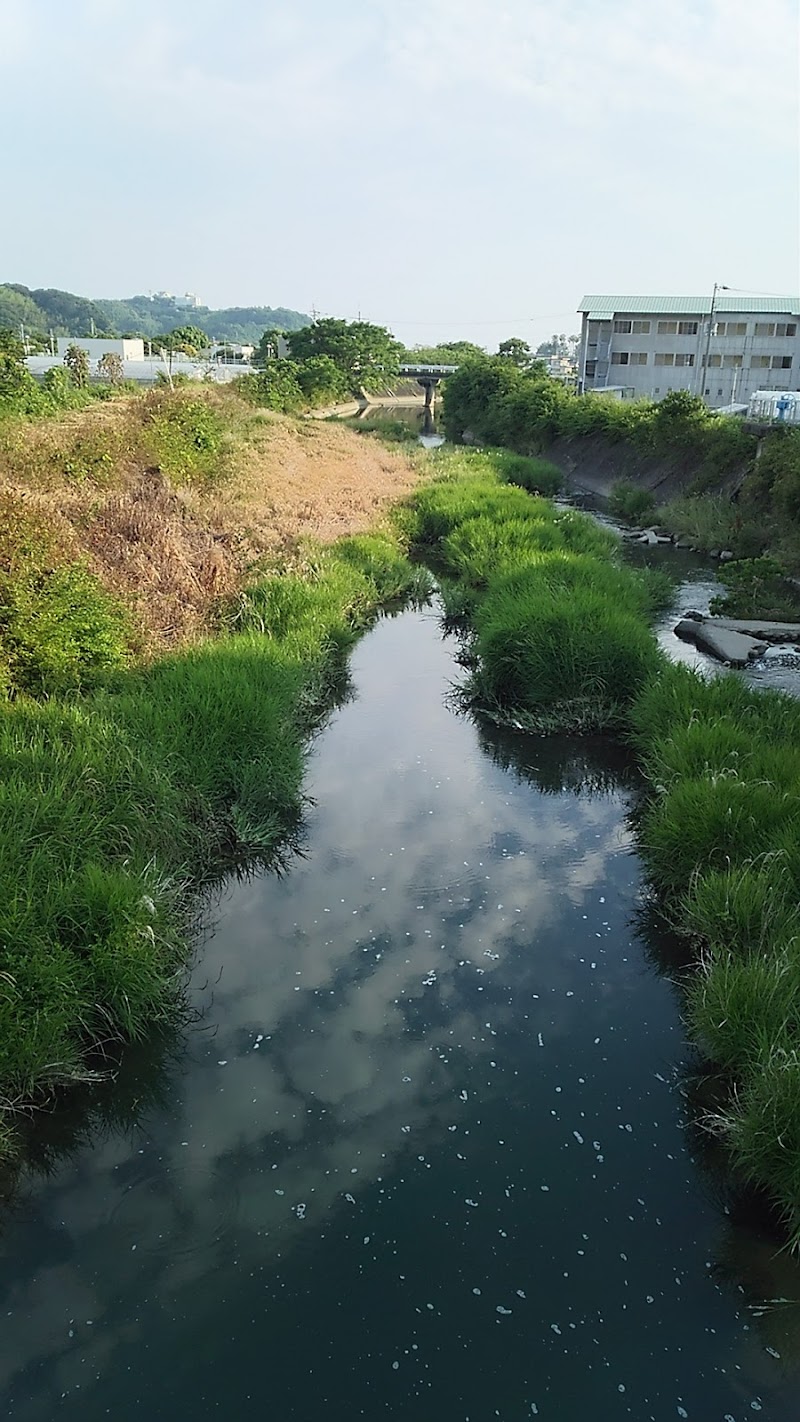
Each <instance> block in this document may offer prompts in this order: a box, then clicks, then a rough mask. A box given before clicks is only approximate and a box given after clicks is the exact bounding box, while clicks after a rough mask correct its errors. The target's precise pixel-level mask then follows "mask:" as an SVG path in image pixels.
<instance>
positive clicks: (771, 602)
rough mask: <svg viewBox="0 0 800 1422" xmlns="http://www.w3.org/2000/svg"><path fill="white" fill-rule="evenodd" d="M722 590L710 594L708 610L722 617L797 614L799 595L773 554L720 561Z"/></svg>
mask: <svg viewBox="0 0 800 1422" xmlns="http://www.w3.org/2000/svg"><path fill="white" fill-rule="evenodd" d="M719 578H720V581H721V582H723V583H724V584H725V587H726V592H725V593H724V594H722V595H721V596H717V597H714V598H712V600H711V605H710V611H711V612H712V613H713V614H714V615H715V616H719V615H722V616H724V617H759V618H766V619H773V620H775V621H777V622H781V621H788V622H791V621H794V620H796V619H797V618H798V617H800V597H798V593H797V591H796V589H794V588H793V587H792V585H791V583H790V582H789V581H788V579H787V577H786V574H785V572H784V569H783V567H782V565H781V564H780V563H779V562H778V560H777V559H776V558H742V559H739V560H738V561H736V562H732V563H723V564H722V565H721V566H720V570H719Z"/></svg>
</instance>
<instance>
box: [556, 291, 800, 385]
mask: <svg viewBox="0 0 800 1422" xmlns="http://www.w3.org/2000/svg"><path fill="white" fill-rule="evenodd" d="M578 311H579V312H580V314H581V339H580V346H579V350H578V388H579V389H580V390H597V391H602V390H605V389H607V388H609V387H611V386H616V387H620V386H623V387H624V388H625V391H626V395H627V396H628V397H629V398H632V399H637V398H639V399H641V398H644V397H646V398H649V399H653V400H660V399H662V398H663V397H664V395H666V394H667V393H668V391H670V390H688V391H689V392H690V393H691V394H693V395H701V396H703V398H704V399H705V400H706V401H707V403H708V404H709V405H710V406H711V407H712V408H715V409H716V408H720V407H722V406H725V405H732V404H737V403H741V404H746V403H747V402H748V400H749V399H750V396H751V395H752V394H753V393H754V391H756V390H762V389H770V390H791V389H794V388H796V387H797V385H798V383H800V338H798V331H800V297H798V296H785V297H778V296H770V297H756V296H733V297H732V296H727V295H725V293H722V294H718V295H717V297H716V299H715V300H714V301H713V310H712V297H711V295H708V296H585V297H584V298H583V300H582V302H581V304H580V306H579V307H578Z"/></svg>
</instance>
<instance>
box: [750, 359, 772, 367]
mask: <svg viewBox="0 0 800 1422" xmlns="http://www.w3.org/2000/svg"><path fill="white" fill-rule="evenodd" d="M750 369H751V370H769V356H751V357H750Z"/></svg>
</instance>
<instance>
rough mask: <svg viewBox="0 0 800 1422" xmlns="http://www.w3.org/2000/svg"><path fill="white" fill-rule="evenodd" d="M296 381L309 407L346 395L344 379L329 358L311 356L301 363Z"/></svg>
mask: <svg viewBox="0 0 800 1422" xmlns="http://www.w3.org/2000/svg"><path fill="white" fill-rule="evenodd" d="M296 379H297V383H298V385H299V386H300V389H301V390H302V392H303V394H304V395H305V397H306V399H307V400H308V403H309V404H310V405H321V404H325V403H326V401H330V400H336V399H339V398H341V396H343V395H346V394H347V383H346V381H345V378H344V376H343V375H342V372H341V371H340V370H339V368H338V366H337V365H335V364H334V362H333V361H332V360H331V358H330V356H324V355H322V356H311V357H310V358H309V359H308V360H304V361H301V362H300V364H299V365H298V366H297V371H296Z"/></svg>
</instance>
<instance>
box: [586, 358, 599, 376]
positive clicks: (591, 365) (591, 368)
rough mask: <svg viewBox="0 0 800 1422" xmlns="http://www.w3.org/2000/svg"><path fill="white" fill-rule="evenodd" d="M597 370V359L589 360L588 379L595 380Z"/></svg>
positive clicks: (587, 363) (587, 367) (587, 365)
mask: <svg viewBox="0 0 800 1422" xmlns="http://www.w3.org/2000/svg"><path fill="white" fill-rule="evenodd" d="M596 370H597V361H596V360H587V362H586V379H587V380H594V374H595V371H596Z"/></svg>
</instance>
